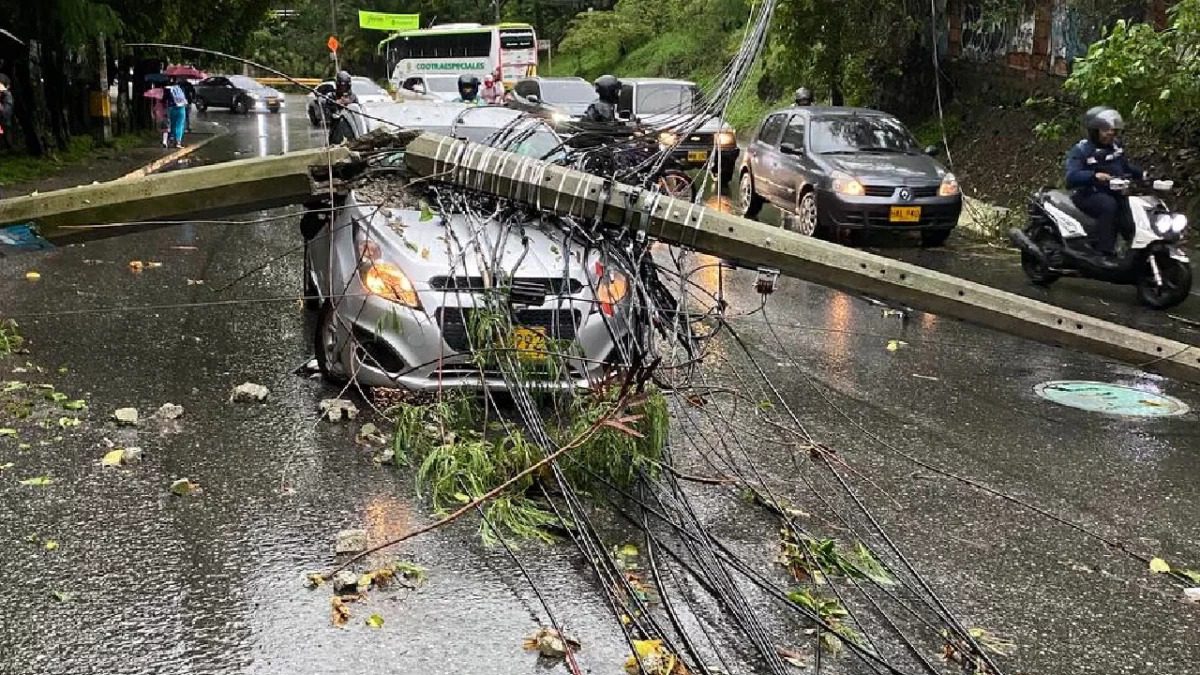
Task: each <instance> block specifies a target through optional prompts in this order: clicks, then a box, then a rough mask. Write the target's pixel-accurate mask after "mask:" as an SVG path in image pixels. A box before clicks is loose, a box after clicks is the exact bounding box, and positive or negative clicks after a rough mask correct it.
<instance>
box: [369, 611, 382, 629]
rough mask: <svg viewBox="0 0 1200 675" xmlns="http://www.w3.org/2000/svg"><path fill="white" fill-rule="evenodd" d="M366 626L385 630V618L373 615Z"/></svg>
mask: <svg viewBox="0 0 1200 675" xmlns="http://www.w3.org/2000/svg"><path fill="white" fill-rule="evenodd" d="M366 624H367V625H368V626H370V627H371V628H383V617H382V616H380V615H378V614H372V615H371V616H368V617H367V621H366Z"/></svg>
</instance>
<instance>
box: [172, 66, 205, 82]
mask: <svg viewBox="0 0 1200 675" xmlns="http://www.w3.org/2000/svg"><path fill="white" fill-rule="evenodd" d="M165 74H166V75H167V76H168V77H186V78H189V79H193V80H203V79H204V78H205V77H207V75H206V74H205V73H204V72H203V71H201V70H198V69H197V68H196V67H195V66H181V65H178V64H176V65H172V66H167V70H166V72H165Z"/></svg>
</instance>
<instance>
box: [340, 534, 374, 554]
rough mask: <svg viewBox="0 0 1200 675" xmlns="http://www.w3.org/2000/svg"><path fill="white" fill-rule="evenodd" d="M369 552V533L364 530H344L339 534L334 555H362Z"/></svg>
mask: <svg viewBox="0 0 1200 675" xmlns="http://www.w3.org/2000/svg"><path fill="white" fill-rule="evenodd" d="M365 550H367V531H366V530H363V529H353V530H342V531H341V532H338V533H337V541H336V542H334V545H333V551H334V553H362V552H363V551H365Z"/></svg>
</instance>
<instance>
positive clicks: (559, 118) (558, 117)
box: [550, 112, 571, 124]
mask: <svg viewBox="0 0 1200 675" xmlns="http://www.w3.org/2000/svg"><path fill="white" fill-rule="evenodd" d="M550 120H551V121H552V122H554V123H555V124H564V123H566V122H570V121H571V116H570V115H568V114H566V113H560V112H556V113H550Z"/></svg>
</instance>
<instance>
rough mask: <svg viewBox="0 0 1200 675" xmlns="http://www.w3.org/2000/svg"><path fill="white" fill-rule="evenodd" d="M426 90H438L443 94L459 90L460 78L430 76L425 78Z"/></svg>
mask: <svg viewBox="0 0 1200 675" xmlns="http://www.w3.org/2000/svg"><path fill="white" fill-rule="evenodd" d="M425 89H426V91H436V92H439V93H443V94H449V93H451V92H454V93H457V92H458V78H454V77H430V78H427V79H426V80H425Z"/></svg>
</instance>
